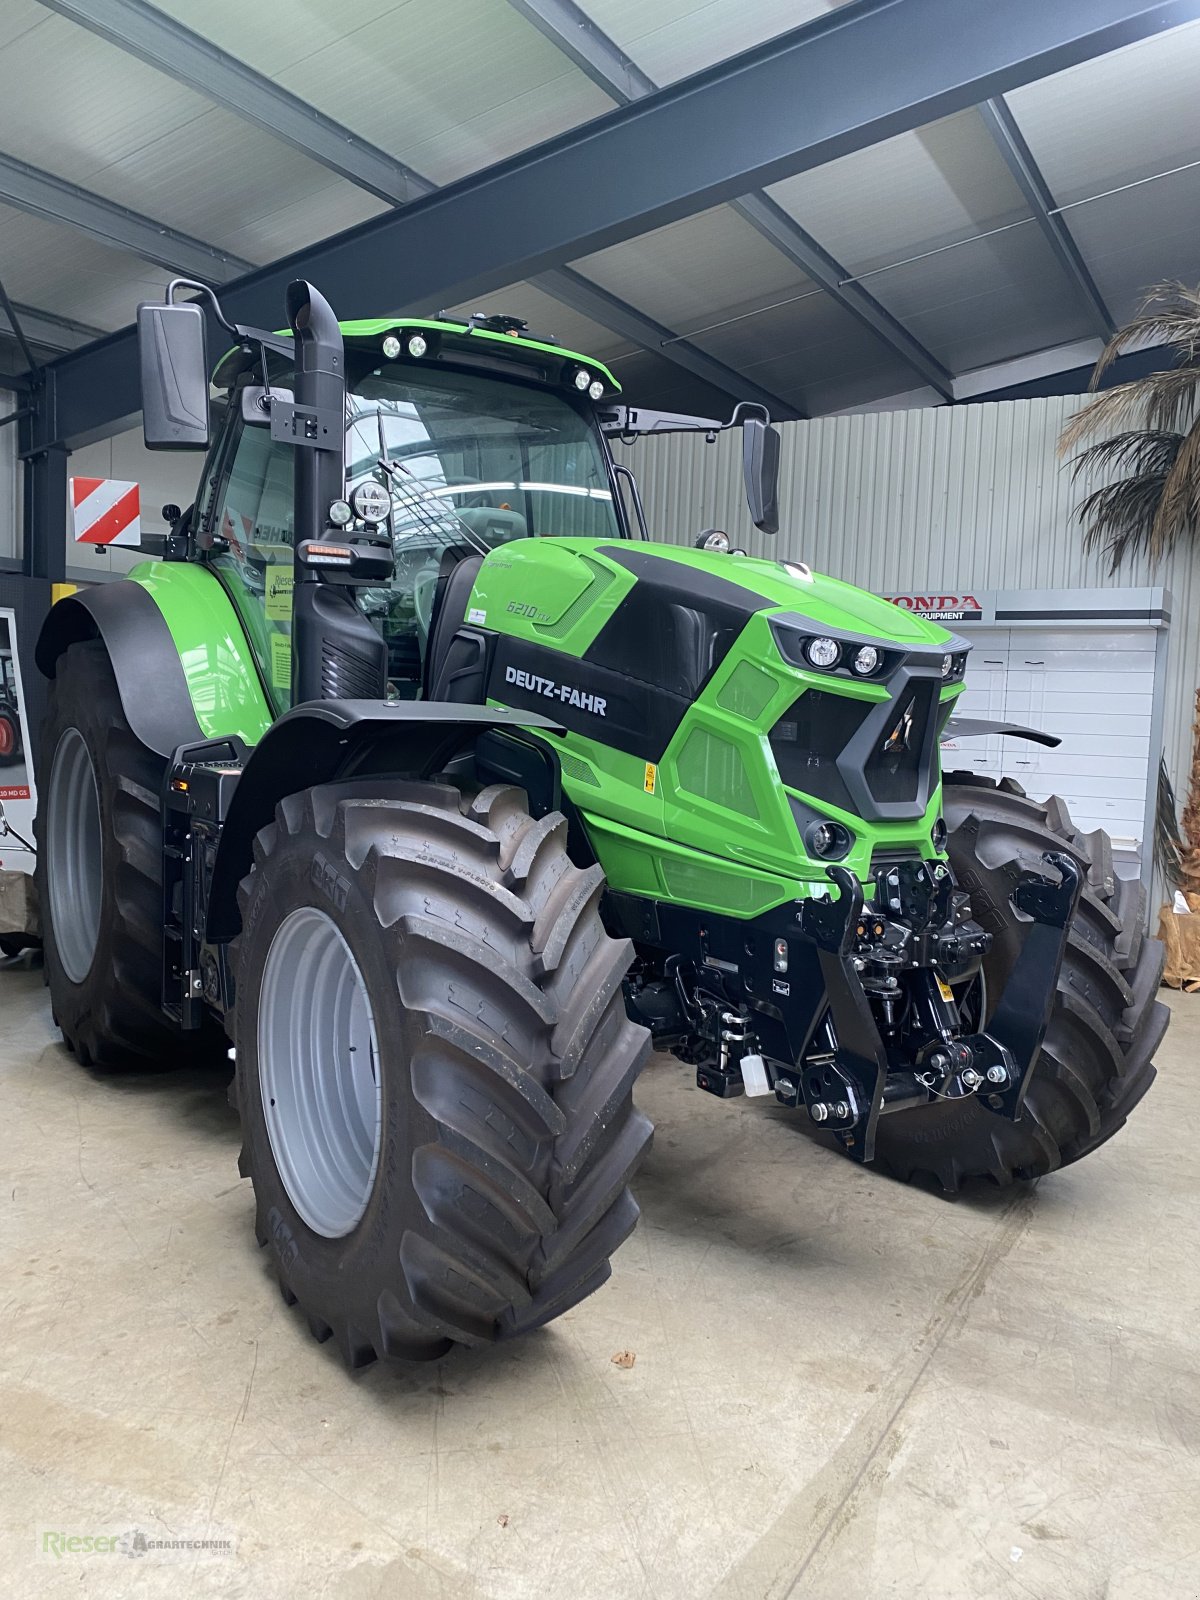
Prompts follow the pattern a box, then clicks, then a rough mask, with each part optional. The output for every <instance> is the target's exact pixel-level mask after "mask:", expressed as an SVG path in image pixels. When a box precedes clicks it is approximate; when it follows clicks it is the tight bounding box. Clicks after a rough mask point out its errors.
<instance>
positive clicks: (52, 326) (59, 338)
mask: <svg viewBox="0 0 1200 1600" xmlns="http://www.w3.org/2000/svg"><path fill="white" fill-rule="evenodd" d="M13 310H14V311H15V312H16V314H17V318H18V320H19V321H20V324H21V327H22V328H23V329H24V330H25V337H26V338H27V339H28V340H29V342H30V344H33V345H37V346H38V347H39V348H40V349H42V350H78V349H79V348H80V346H81V345H85V344H91V343H92V342H93V341H94V340H96V339H102V338H103V337H104V331H103V329H101V328H93V327H90V326H89V325H88V324H87V323H86V322H76V321H75V319H74V318H73V317H62V316H59V315H58V314H57V312H54V311H41V310H39V309H38V308H37V307H36V306H23V305H20V304H15V305H14V306H13ZM9 337H11V338H14V339H15V338H16V337H17V332H16V329H15V328H10V322H9V318H8V316H7V314H6V313H5V312H4V311H3V310H2V309H0V338H9Z"/></svg>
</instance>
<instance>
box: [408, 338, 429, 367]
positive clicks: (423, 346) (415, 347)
mask: <svg viewBox="0 0 1200 1600" xmlns="http://www.w3.org/2000/svg"><path fill="white" fill-rule="evenodd" d="M428 349H429V346H428V344H427V343H426V342H425V336H424V334H421V333H414V334H413V335H412V337H411V338H410V339H409V341H408V353H409V355H410V356H413V357H415V358H416V359H417V360H419V359H420V358H421V356H423V355H424V354H425V352H426V350H428Z"/></svg>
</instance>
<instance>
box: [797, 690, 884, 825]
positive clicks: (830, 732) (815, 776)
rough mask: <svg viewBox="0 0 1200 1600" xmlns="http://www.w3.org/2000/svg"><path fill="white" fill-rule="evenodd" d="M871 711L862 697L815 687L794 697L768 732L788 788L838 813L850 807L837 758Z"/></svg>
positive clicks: (852, 802) (851, 797)
mask: <svg viewBox="0 0 1200 1600" xmlns="http://www.w3.org/2000/svg"><path fill="white" fill-rule="evenodd" d="M875 709H877V708H876V707H874V706H872V705H870V704H869V703H865V702H863V701H862V700H851V699H850V698H849V696H848V695H844V694H825V693H824V692H823V691H822V690H820V689H809V690H807V691H806V693H804V694H802V695H801V696H800V698H799V699H798V700H796V701H794V702H793V704H792V706H791V707H790V709H789V710H788V711H786V712H785V713H784V714H783V716H782V717H780V719H779V721H778V722H777V723H776V724H775V726H774V727H773V728H772V729H771V734H770V739H771V750H772V751H773V753H774V756H775V765H776V766H777V767H778V768H779V776H780V777H781V778H782V779H783V781H784V783H785V784H787V786H788V788H789V789H797V790H799V792H800V793H801V794H808V795H811V796H812V797H813V799H814V800H824V801H825V802H826V803H827V804H829V805H831V806H838V807H839V808H840V809H841V810H842V811H854V810H855V805H854V798H853V796H852V795H851V793H850V790H849V789H848V788H847V785H846V780H845V777H844V776H843V774H842V771H841V768H840V766H839V762H838V757H839V756H840V755H841V753H842V751H843V750H844V749H845V748H846V745H847V743H848V742H849V741H850V740H851V739H852V738H853V737H854V735H855V734H856V733H857V732H858V731H859V729H860V728H861V727H862V725H863V722H864V720H865V719H866V718H867V716H869V714H870V713H871V712H872V711H874V710H875Z"/></svg>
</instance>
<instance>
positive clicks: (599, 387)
mask: <svg viewBox="0 0 1200 1600" xmlns="http://www.w3.org/2000/svg"><path fill="white" fill-rule="evenodd" d="M588 393H589V394H590V395H591V397H592V399H593V400H600V399H602V398H603V396H604V385H603V384H602V383H601V382H600V379H599V378H593V379H592V381H591V383H589V384H588Z"/></svg>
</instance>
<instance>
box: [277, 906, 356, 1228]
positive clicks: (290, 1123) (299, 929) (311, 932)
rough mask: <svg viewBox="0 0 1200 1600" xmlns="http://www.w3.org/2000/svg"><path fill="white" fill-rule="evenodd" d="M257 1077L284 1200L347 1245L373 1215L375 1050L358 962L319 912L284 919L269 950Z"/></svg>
mask: <svg viewBox="0 0 1200 1600" xmlns="http://www.w3.org/2000/svg"><path fill="white" fill-rule="evenodd" d="M258 1072H259V1085H260V1088H261V1092H262V1104H263V1114H264V1116H265V1119H266V1124H267V1134H268V1137H269V1138H270V1141H271V1152H272V1154H273V1155H274V1157H275V1165H276V1167H277V1168H278V1171H279V1176H280V1177H281V1178H282V1180H283V1186H284V1188H285V1189H286V1190H287V1192H288V1198H289V1199H290V1200H291V1202H292V1204H293V1205H294V1206H295V1208H296V1210H297V1211H298V1212H299V1214H300V1216H301V1217H302V1218H303V1219H304V1221H305V1222H306V1223H307V1224H308V1226H309V1227H310V1228H311V1229H312V1230H313V1232H314V1233H319V1234H322V1235H323V1236H324V1237H325V1238H327V1239H340V1238H343V1237H344V1236H345V1235H346V1234H348V1233H349V1232H350V1231H351V1229H352V1228H354V1227H355V1225H356V1224H357V1223H358V1221H359V1220H360V1218H361V1217H362V1214H363V1212H364V1211H365V1210H366V1209H367V1202H368V1200H369V1199H370V1197H371V1190H372V1189H373V1187H374V1184H375V1174H376V1172H377V1170H378V1167H379V1151H380V1146H381V1144H382V1134H383V1100H382V1093H381V1089H380V1082H379V1051H378V1047H377V1045H376V1040H375V1022H374V1018H373V1017H372V1014H371V1002H370V999H369V998H368V995H367V987H366V984H365V983H364V981H363V976H362V973H361V972H360V971H359V969H358V964H357V962H356V961H355V959H354V957H353V956H352V955H351V953H350V947H349V945H348V944H347V943H346V941H345V939H344V938H343V937H342V935H341V932H340V931H339V929H338V927H337V926H336V924H335V923H334V922H333V920H332V919H331V918H330V917H327V916H326V915H325V913H324V912H323V911H318V910H317V909H316V908H315V907H313V906H304V907H302V908H301V909H300V910H299V911H293V912H292V913H291V914H290V915H289V916H287V917H285V918H284V920H283V922H282V923H280V925H279V928H278V930H277V932H276V934H275V937H274V939H273V940H272V941H271V948H270V950H269V951H268V952H267V959H266V963H265V965H264V967H263V975H262V984H261V988H260V992H259V1008H258Z"/></svg>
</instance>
